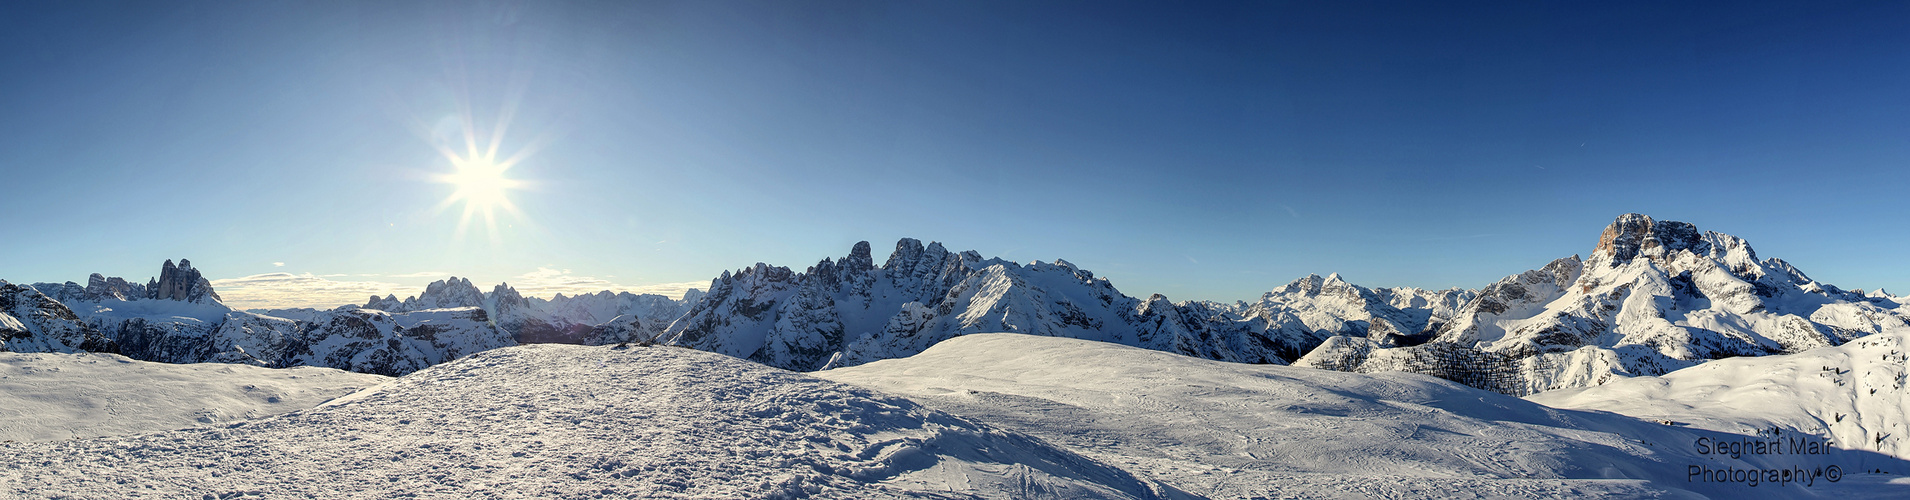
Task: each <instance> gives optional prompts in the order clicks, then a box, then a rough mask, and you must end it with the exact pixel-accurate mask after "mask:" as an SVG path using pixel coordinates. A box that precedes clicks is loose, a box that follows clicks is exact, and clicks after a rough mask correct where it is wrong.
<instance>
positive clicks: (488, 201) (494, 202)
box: [431, 109, 535, 242]
mask: <svg viewBox="0 0 1910 500" xmlns="http://www.w3.org/2000/svg"><path fill="white" fill-rule="evenodd" d="M510 115H511V113H510V110H509V109H506V112H505V113H504V114H503V116H501V117H500V118H499V120H498V124H497V127H496V128H495V129H493V130H492V133H491V135H490V137H489V140H488V141H487V142H486V144H484V145H483V146H482V147H480V145H479V139H478V134H477V133H476V130H475V129H476V127H475V126H474V124H473V123H472V120H471V118H470V115H469V114H468V113H466V114H464V115H463V116H459V117H456V118H446V120H456V122H457V125H458V127H457V128H458V129H459V130H457V132H454V133H455V134H456V135H457V136H461V137H445V136H446V135H451V134H446V133H438V134H433V135H435V136H436V137H433V139H434V140H433V141H432V144H433V146H435V147H437V149H438V153H439V154H440V155H442V156H443V157H444V159H445V160H447V161H449V163H450V167H451V171H450V172H440V173H436V174H432V175H431V180H432V181H434V182H438V183H443V184H449V185H450V186H451V187H452V192H451V194H450V195H449V196H447V197H445V199H444V201H441V202H439V203H438V205H437V206H436V207H435V208H434V209H433V212H435V213H444V211H446V210H448V209H450V208H451V207H452V206H454V205H459V204H462V205H463V214H462V215H460V216H459V217H458V227H457V237H460V238H462V237H463V236H464V235H465V233H466V231H468V230H469V229H470V226H471V222H472V220H473V219H479V218H482V219H483V223H484V229H485V233H486V234H487V235H488V236H489V237H490V239H491V240H492V242H497V241H498V240H499V236H500V233H499V231H498V218H499V217H498V216H499V212H502V213H504V214H508V215H510V216H511V219H512V220H513V221H522V220H524V213H523V212H522V211H520V210H518V207H517V204H516V203H513V202H512V201H511V193H512V192H514V191H519V190H522V189H524V188H525V187H527V186H528V183H527V182H526V181H523V180H519V179H515V178H512V177H511V176H509V175H508V173H509V171H510V170H511V168H512V167H515V166H517V165H518V164H519V163H521V162H523V161H524V160H525V159H526V158H529V157H530V155H531V153H532V152H533V151H534V150H535V148H534V147H526V148H524V149H521V150H519V151H517V152H516V153H515V154H513V155H511V156H509V157H507V158H504V159H501V160H500V159H498V147H499V145H500V144H501V143H502V142H503V141H504V132H505V130H507V129H508V128H509V123H510ZM439 128H440V129H441V130H442V129H443V128H444V127H439ZM444 132H449V131H444ZM459 139H462V140H461V141H459ZM454 141H455V142H462V143H463V144H461V145H462V146H463V147H462V148H457V147H456V146H454V145H453V143H454ZM460 149H461V150H460Z"/></svg>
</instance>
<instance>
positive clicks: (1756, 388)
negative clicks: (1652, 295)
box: [1526, 328, 1910, 494]
mask: <svg viewBox="0 0 1910 500" xmlns="http://www.w3.org/2000/svg"><path fill="white" fill-rule="evenodd" d="M1906 342H1910V328H1904V329H1895V330H1890V331H1886V332H1884V333H1878V334H1872V335H1869V336H1865V337H1863V338H1859V339H1857V340H1853V341H1850V343H1847V344H1844V345H1841V346H1837V347H1824V348H1818V349H1812V350H1809V351H1804V352H1801V353H1797V354H1782V355H1773V356H1760V357H1739V358H1728V359H1720V360H1716V361H1711V362H1707V363H1705V364H1701V365H1698V366H1693V367H1690V368H1685V369H1683V370H1678V371H1674V372H1671V373H1667V374H1665V375H1664V376H1662V377H1635V378H1629V379H1623V380H1617V381H1613V382H1611V383H1608V384H1605V385H1601V386H1597V387H1589V388H1584V389H1567V390H1560V391H1552V392H1545V393H1539V394H1534V395H1531V396H1528V397H1526V399H1528V400H1531V401H1535V402H1538V403H1540V404H1544V405H1547V406H1552V407H1557V408H1581V409H1587V410H1605V411H1610V412H1615V413H1620V414H1624V415H1630V416H1633V417H1638V418H1643V419H1652V420H1660V419H1662V420H1669V421H1673V422H1682V423H1686V424H1689V425H1691V426H1692V427H1697V428H1701V429H1711V430H1717V431H1724V432H1736V433H1754V432H1759V431H1764V432H1767V433H1768V432H1770V430H1771V429H1773V428H1776V429H1777V430H1778V432H1779V433H1800V432H1801V433H1808V434H1815V435H1820V436H1828V437H1830V438H1831V439H1832V440H1833V441H1835V442H1836V443H1837V446H1838V447H1841V448H1856V449H1865V450H1873V451H1878V452H1882V453H1886V454H1889V455H1892V456H1895V457H1898V458H1904V459H1910V419H1906V418H1905V417H1906V415H1910V399H1906V398H1905V397H1904V395H1905V394H1906V393H1910V391H1907V390H1906V389H1905V378H1906V376H1910V373H1906V372H1910V369H1906V367H1905V360H1906V359H1907V358H1910V345H1906ZM1906 494H1910V492H1907V493H1906Z"/></svg>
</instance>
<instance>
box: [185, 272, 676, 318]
mask: <svg viewBox="0 0 1910 500" xmlns="http://www.w3.org/2000/svg"><path fill="white" fill-rule="evenodd" d="M341 276H348V275H344V274H328V275H315V274H312V273H301V274H292V273H267V274H255V275H252V276H245V277H240V278H229V279H221V280H213V281H212V287H213V288H214V289H217V290H218V292H219V296H220V297H222V298H224V300H225V304H226V305H228V306H232V307H235V308H239V309H277V308H293V307H310V308H315V309H331V308H334V307H338V306H342V305H346V304H363V303H365V299H367V298H370V297H372V296H378V297H383V296H386V295H395V296H397V297H398V298H400V299H403V298H406V297H413V296H416V295H418V294H419V293H421V292H423V291H424V287H422V286H414V285H403V284H398V283H391V282H385V281H340V280H333V279H328V278H335V277H341ZM358 276H364V275H362V274H361V275H358ZM441 276H449V273H438V272H432V273H411V274H405V275H393V276H387V277H392V278H402V277H414V278H415V277H441ZM508 283H510V284H511V287H512V288H515V289H517V292H518V293H520V294H523V295H524V296H526V297H543V298H550V297H553V296H556V295H557V294H559V293H562V294H564V295H570V296H575V295H583V294H590V293H597V292H601V291H605V290H608V291H611V292H613V293H614V292H630V293H634V294H646V293H647V294H655V295H662V296H665V297H670V298H672V299H681V298H683V294H684V293H686V292H689V291H690V289H692V288H695V289H708V288H709V286H710V283H709V282H708V281H685V282H681V283H655V284H647V285H625V284H619V283H613V282H611V281H609V280H605V279H600V278H595V277H591V276H578V275H575V274H572V273H571V271H570V270H569V269H551V268H547V267H540V268H537V270H536V271H531V272H528V273H524V274H521V275H518V276H517V277H515V278H512V279H510V280H509V281H508ZM493 284H495V283H478V284H477V285H478V288H479V289H481V290H484V291H486V292H488V291H490V286H491V285H493Z"/></svg>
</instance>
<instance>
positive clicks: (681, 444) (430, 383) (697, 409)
mask: <svg viewBox="0 0 1910 500" xmlns="http://www.w3.org/2000/svg"><path fill="white" fill-rule="evenodd" d="M7 493H14V494H20V495H25V496H29V497H34V498H42V497H59V498H206V497H211V498H231V497H239V496H243V497H246V498H251V497H255V496H260V497H269V498H292V497H298V498H379V499H383V498H395V497H400V496H404V497H426V498H798V497H806V498H977V497H979V498H1161V497H1163V496H1165V497H1167V498H1174V497H1185V496H1186V495H1184V494H1179V493H1176V492H1173V491H1171V490H1165V489H1159V488H1158V487H1157V486H1155V485H1153V484H1152V483H1149V482H1147V481H1144V480H1140V479H1137V478H1136V477H1135V476H1134V475H1132V474H1130V473H1128V472H1125V471H1123V470H1121V469H1118V468H1114V467H1111V466H1108V465H1105V464H1102V463H1099V462H1096V461H1094V460H1090V459H1087V458H1084V457H1082V456H1080V455H1076V454H1074V453H1071V452H1068V451H1065V450H1062V449H1060V448H1056V447H1053V446H1052V445H1049V444H1047V443H1045V442H1042V441H1040V440H1037V439H1033V438H1029V437H1027V436H1025V435H1021V434H1016V433H1011V432H1004V431H1000V430H995V429H992V428H989V427H986V426H983V425H980V424H976V423H974V422H972V421H969V420H965V419H962V418H960V417H955V416H951V415H948V414H946V413H942V412H938V411H934V410H929V409H926V408H923V407H921V406H919V405H917V404H915V403H913V402H911V401H909V400H907V399H903V398H900V397H895V396H888V395H884V394H881V393H877V392H874V391H870V390H868V389H863V388H859V387H853V386H848V385H843V384H837V383H834V382H829V381H826V380H821V379H817V378H814V377H810V376H807V375H804V374H799V373H793V372H788V371H783V370H779V369H774V368H769V367H765V366H762V365H759V364H755V363H751V362H748V361H743V360H739V359H735V358H731V357H728V356H723V355H720V354H714V353H707V352H700V351H694V350H689V349H681V348H675V347H626V348H613V347H584V346H571V345H530V346H519V347H508V348H502V349H494V350H490V351H485V352H482V353H478V354H475V355H472V356H470V357H467V358H464V359H460V360H457V361H453V362H449V363H445V364H441V365H437V366H434V367H431V368H428V369H425V370H421V371H418V372H415V373H412V374H410V375H407V376H404V377H402V378H399V379H396V380H394V381H392V382H391V383H389V384H385V385H383V386H379V387H376V388H373V389H367V390H365V391H361V392H358V393H355V394H352V395H350V396H347V397H344V398H340V399H337V400H334V401H332V402H330V403H326V404H324V405H322V406H319V407H316V408H312V409H309V410H304V411H298V412H293V413H288V414H284V415H279V416H275V417H268V418H265V419H260V420H252V421H246V422H239V423H234V424H230V425H225V426H220V427H216V428H199V429H187V430H177V431H170V432H162V433H154V434H142V435H131V436H121V437H110V438H100V439H91V440H72V441H61V442H39V443H0V496H5V494H7ZM1164 493H1165V495H1164Z"/></svg>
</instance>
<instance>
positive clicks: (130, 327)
mask: <svg viewBox="0 0 1910 500" xmlns="http://www.w3.org/2000/svg"><path fill="white" fill-rule="evenodd" d="M701 293H702V292H700V291H697V290H692V291H691V292H690V293H689V294H687V295H686V297H685V299H684V300H674V299H670V298H668V297H663V296H658V295H632V294H629V293H620V294H612V293H610V292H601V293H596V294H588V295H578V296H574V297H566V296H563V295H561V294H560V295H558V296H556V297H555V298H552V299H543V298H534V297H531V298H527V297H523V296H521V295H519V294H518V293H517V291H516V290H515V289H512V288H511V287H510V286H509V285H508V284H500V285H498V286H497V287H496V288H494V289H493V291H492V292H491V293H488V294H487V293H482V292H479V291H478V289H477V287H475V286H473V285H472V284H471V282H470V280H468V279H460V278H457V277H451V278H450V279H447V280H441V281H437V282H434V283H432V284H431V285H430V286H428V287H426V289H425V291H424V293H422V294H420V295H419V296H417V297H411V298H407V299H405V300H403V301H400V300H398V299H397V298H396V297H385V298H382V299H380V298H377V297H373V298H372V299H371V300H370V301H368V302H367V304H365V305H364V306H344V307H339V308H336V309H331V310H317V309H275V310H262V311H240V310H235V309H232V308H231V307H227V306H226V305H224V304H222V303H220V298H219V295H218V293H217V292H216V291H214V290H213V289H212V285H211V283H210V282H209V281H207V280H206V279H205V278H204V277H202V276H201V275H200V272H199V271H198V270H197V269H194V268H193V267H192V263H191V262H189V261H186V260H180V261H179V264H178V265H176V266H175V265H174V264H173V262H172V261H170V260H168V261H166V262H165V264H164V265H163V266H162V267H161V270H160V275H159V276H158V277H155V278H152V279H150V280H148V284H147V285H140V284H137V283H133V282H129V281H127V280H125V279H123V278H118V277H105V276H101V275H99V274H94V275H92V276H91V277H90V278H89V279H88V283H87V285H85V286H81V285H79V284H78V283H74V282H70V281H69V282H66V283H35V284H33V285H31V286H23V285H14V284H9V283H6V282H4V281H0V350H4V351H12V352H76V351H90V352H108V353H119V354H123V355H126V356H128V357H131V358H133V359H138V360H145V361H160V362H167V363H202V362H222V363H242V364H251V365H257V366H265V367H288V366H320V367H329V368H338V369H344V370H350V371H354V372H361V373H373V374H381V375H401V374H405V373H410V372H413V371H417V370H420V369H423V368H425V367H428V366H431V365H435V364H438V363H443V362H445V361H450V360H453V359H457V358H459V357H463V356H466V355H470V354H472V353H476V352H479V351H484V350H487V349H493V348H497V347H504V346H510V345H517V344H519V343H547V342H559V343H582V344H604V343H619V342H628V341H639V340H641V341H647V340H650V339H652V338H654V337H655V336H656V335H657V334H658V332H660V331H661V330H662V329H663V327H664V326H666V325H668V324H669V322H670V321H671V320H673V319H675V318H676V317H677V316H679V315H681V314H682V313H683V311H684V309H685V308H686V307H685V305H684V304H685V303H686V302H690V301H694V300H697V299H698V298H699V297H700V296H701Z"/></svg>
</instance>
